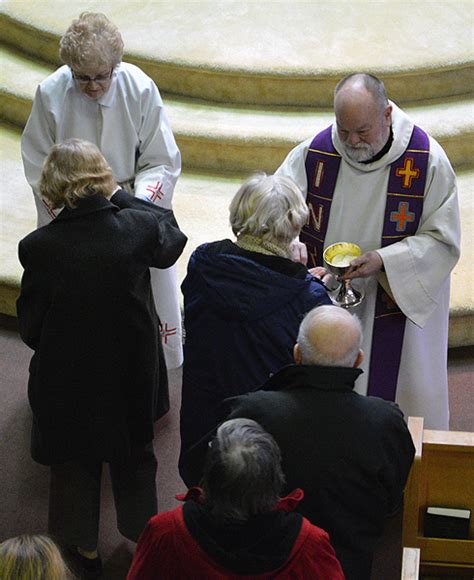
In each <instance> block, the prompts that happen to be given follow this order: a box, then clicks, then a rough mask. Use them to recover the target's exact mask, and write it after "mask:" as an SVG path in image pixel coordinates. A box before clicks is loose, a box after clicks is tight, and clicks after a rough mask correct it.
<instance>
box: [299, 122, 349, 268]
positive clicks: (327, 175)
mask: <svg viewBox="0 0 474 580" xmlns="http://www.w3.org/2000/svg"><path fill="white" fill-rule="evenodd" d="M340 164H341V156H340V155H339V153H338V152H337V151H336V150H335V149H334V146H333V144H332V139H331V127H328V128H327V129H325V130H324V131H322V132H321V133H319V134H318V135H316V137H315V138H314V139H313V141H312V143H311V145H310V148H309V150H308V154H307V156H306V177H307V180H308V195H307V197H306V203H307V204H308V209H309V219H308V223H307V224H306V225H305V226H303V229H302V230H301V234H300V240H301V241H302V242H304V243H305V244H306V247H307V250H308V266H309V267H310V268H314V267H315V266H323V250H324V238H325V237H326V232H327V229H328V222H329V212H330V211H331V203H332V196H333V195H334V189H335V187H336V180H337V174H338V172H339V165H340Z"/></svg>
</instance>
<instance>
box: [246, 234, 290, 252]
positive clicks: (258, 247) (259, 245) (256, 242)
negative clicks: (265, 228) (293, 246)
mask: <svg viewBox="0 0 474 580" xmlns="http://www.w3.org/2000/svg"><path fill="white" fill-rule="evenodd" d="M235 245H236V246H239V248H242V249H243V250H247V251H249V252H258V253H259V254H266V255H267V256H280V257H282V258H291V252H290V249H289V247H288V245H284V244H278V243H276V242H270V241H269V240H264V239H262V238H257V237H256V236H251V235H249V234H243V235H241V236H239V237H238V238H237V241H236V242H235Z"/></svg>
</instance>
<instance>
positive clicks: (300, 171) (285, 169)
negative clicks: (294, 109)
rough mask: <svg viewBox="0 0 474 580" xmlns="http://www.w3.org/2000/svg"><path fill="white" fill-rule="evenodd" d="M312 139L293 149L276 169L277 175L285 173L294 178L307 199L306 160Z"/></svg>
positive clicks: (286, 175)
mask: <svg viewBox="0 0 474 580" xmlns="http://www.w3.org/2000/svg"><path fill="white" fill-rule="evenodd" d="M311 141H312V138H311V139H307V140H306V141H303V143H300V144H299V145H297V146H296V147H295V148H294V149H292V150H291V151H290V152H289V153H288V155H287V156H286V159H285V160H284V161H283V163H282V164H281V165H280V167H279V168H278V169H277V170H276V171H275V175H284V176H285V177H289V178H290V179H292V180H293V181H294V182H295V183H296V185H297V186H298V187H299V188H300V190H301V193H302V194H303V196H304V198H305V199H306V195H307V193H308V182H307V179H306V166H305V161H306V155H307V153H308V149H309V146H310V145H311Z"/></svg>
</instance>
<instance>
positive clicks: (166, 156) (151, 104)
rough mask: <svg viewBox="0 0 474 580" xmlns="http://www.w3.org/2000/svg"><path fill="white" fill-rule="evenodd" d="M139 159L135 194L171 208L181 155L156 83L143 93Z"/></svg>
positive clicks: (179, 170)
mask: <svg viewBox="0 0 474 580" xmlns="http://www.w3.org/2000/svg"><path fill="white" fill-rule="evenodd" d="M138 133H139V141H140V143H139V150H138V156H137V161H136V174H135V186H134V188H135V195H136V197H139V198H141V199H145V200H148V201H151V202H152V203H155V204H157V205H159V206H161V207H164V208H167V209H170V208H171V205H172V204H171V200H172V196H173V191H174V187H175V185H176V181H177V179H178V177H179V175H180V173H181V154H180V152H179V149H178V147H177V145H176V141H175V139H174V136H173V132H172V130H171V126H170V124H169V121H168V118H167V116H166V113H165V110H164V108H163V102H162V100H161V96H160V93H159V91H158V88H157V87H156V85H155V84H154V83H153V82H152V83H151V85H150V90H149V91H146V92H145V93H144V94H143V109H142V118H141V125H140V127H139V130H138Z"/></svg>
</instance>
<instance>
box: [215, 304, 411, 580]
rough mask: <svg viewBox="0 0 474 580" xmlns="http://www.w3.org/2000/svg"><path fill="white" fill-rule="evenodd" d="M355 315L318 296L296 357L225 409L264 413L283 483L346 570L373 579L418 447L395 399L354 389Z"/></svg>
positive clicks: (358, 357) (258, 416)
mask: <svg viewBox="0 0 474 580" xmlns="http://www.w3.org/2000/svg"><path fill="white" fill-rule="evenodd" d="M361 344H362V332H361V326H360V322H359V320H358V319H357V318H356V317H354V316H353V315H351V314H350V313H349V312H348V311H347V310H343V309H342V308H339V307H337V306H319V307H317V308H315V309H314V310H311V311H310V312H309V313H308V314H307V315H306V317H305V318H304V320H303V322H302V323H301V326H300V330H299V334H298V342H297V344H296V345H295V347H294V358H295V363H296V364H294V365H290V366H287V367H284V368H283V369H282V370H281V371H279V372H278V373H276V374H275V375H273V377H272V378H271V379H270V380H269V381H268V382H267V383H266V384H265V385H264V386H263V387H262V389H261V390H259V391H256V392H253V393H250V394H247V395H242V396H239V397H234V398H231V399H227V401H226V403H227V405H229V407H230V414H229V415H228V417H227V418H228V419H231V418H232V419H233V418H236V417H246V418H249V419H254V420H255V421H257V422H258V423H260V424H261V425H262V426H263V427H264V429H266V430H267V431H268V432H269V433H271V434H272V435H273V437H274V438H275V440H276V442H277V443H278V445H279V447H280V449H281V453H282V458H283V463H282V465H283V472H284V473H285V476H286V481H287V490H292V489H294V488H295V487H301V488H303V490H304V493H305V497H304V500H303V502H302V503H301V504H300V511H301V513H302V514H303V515H304V516H305V517H307V518H308V519H309V520H310V521H311V522H312V523H313V524H315V525H318V526H320V527H322V528H323V529H324V530H326V531H327V532H328V533H329V536H330V538H331V543H332V544H333V546H334V548H335V550H336V553H337V556H338V558H339V560H340V562H341V564H342V567H343V569H344V573H345V575H346V578H348V579H358V580H359V579H368V578H369V577H370V569H371V565H372V554H373V549H374V546H375V543H376V541H377V539H378V538H379V537H380V535H381V533H382V530H383V527H384V521H385V519H386V516H388V515H389V514H391V513H392V512H394V511H395V510H396V508H397V507H398V506H399V505H400V502H401V498H402V493H403V489H404V487H405V483H406V480H407V477H408V473H409V470H410V466H411V464H412V461H413V456H414V447H413V443H412V440H411V436H410V433H409V431H408V428H407V426H406V424H405V421H404V420H403V414H402V413H401V411H400V410H399V408H398V407H397V406H396V405H395V404H394V403H390V402H387V401H384V400H382V399H379V398H377V397H365V396H362V395H359V394H357V393H356V392H355V391H354V383H355V382H356V380H357V378H358V377H359V376H360V375H361V372H362V371H361V370H359V369H358V368H357V367H358V366H359V364H360V363H361V362H362V360H363V357H364V353H363V351H362V350H361Z"/></svg>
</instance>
